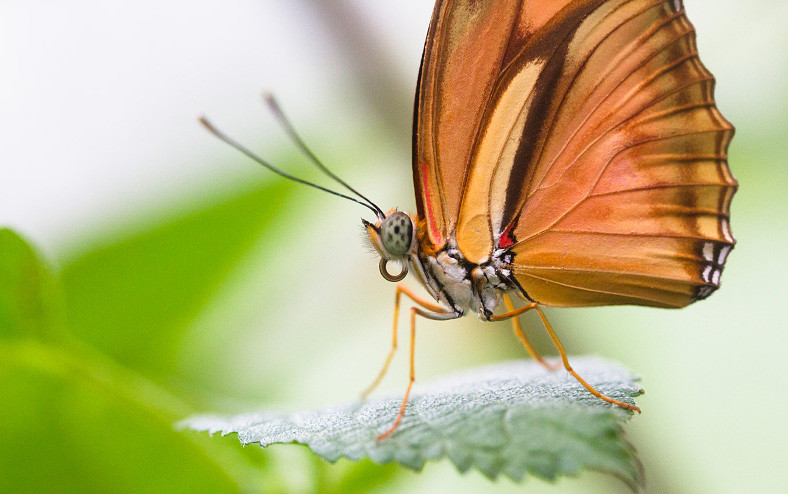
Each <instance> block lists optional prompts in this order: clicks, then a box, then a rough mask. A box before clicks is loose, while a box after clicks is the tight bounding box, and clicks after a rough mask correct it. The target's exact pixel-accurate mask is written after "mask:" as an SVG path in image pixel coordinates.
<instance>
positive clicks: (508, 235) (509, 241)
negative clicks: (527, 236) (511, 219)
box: [498, 223, 517, 249]
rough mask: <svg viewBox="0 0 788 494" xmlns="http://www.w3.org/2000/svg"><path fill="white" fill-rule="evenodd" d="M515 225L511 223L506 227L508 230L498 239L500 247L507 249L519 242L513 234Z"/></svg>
mask: <svg viewBox="0 0 788 494" xmlns="http://www.w3.org/2000/svg"><path fill="white" fill-rule="evenodd" d="M514 225H515V224H514V223H512V224H511V225H509V227H508V228H506V230H504V232H503V233H502V234H501V238H499V239H498V248H499V249H507V248H509V247H511V246H512V245H514V244H516V243H517V240H515V238H514V235H513V234H512V229H513V228H514Z"/></svg>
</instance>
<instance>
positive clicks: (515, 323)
mask: <svg viewBox="0 0 788 494" xmlns="http://www.w3.org/2000/svg"><path fill="white" fill-rule="evenodd" d="M503 303H504V304H505V305H506V310H508V311H509V312H507V313H506V314H501V315H500V316H498V317H500V318H501V319H506V318H507V317H508V318H510V319H511V321H512V329H513V330H514V335H515V336H517V338H518V339H519V340H520V343H522V344H523V346H524V347H525V350H526V351H527V352H528V354H529V355H530V356H531V358H532V359H534V360H536V361H537V362H539V363H540V364H542V365H543V366H545V367H546V368H547V369H549V370H551V371H554V370H558V369H559V368H560V366H559V365H555V364H550V363H548V362H546V361H545V360H544V359H543V358H542V356H541V355H539V354H538V353H537V352H536V349H535V348H534V346H533V345H532V344H531V342H530V341H529V340H528V337H527V336H526V335H525V332H524V331H523V328H522V327H521V326H520V318H519V317H518V316H519V315H520V314H523V313H525V312H527V311H529V310H531V309H535V308H536V303H535V302H534V303H530V304H528V305H526V306H524V307H523V309H524V310H522V311H521V312H517V311H515V309H514V304H512V299H511V297H509V295H508V294H506V293H504V294H503ZM494 317H495V316H494Z"/></svg>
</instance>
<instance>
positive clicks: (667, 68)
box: [522, 33, 713, 205]
mask: <svg viewBox="0 0 788 494" xmlns="http://www.w3.org/2000/svg"><path fill="white" fill-rule="evenodd" d="M690 34H691V33H685V34H684V35H682V36H679V37H677V38H676V39H675V40H674V41H672V42H671V43H670V44H668V45H665V46H664V47H663V49H661V50H659V51H657V52H655V53H654V54H653V56H651V57H649V58H648V59H646V60H644V61H643V63H642V64H640V65H638V66H637V67H635V68H634V69H633V70H632V71H631V72H630V73H628V74H627V77H628V76H631V75H632V74H634V73H635V72H636V71H637V70H639V69H641V68H643V67H644V66H645V65H646V64H647V63H648V62H650V61H652V60H653V59H654V58H656V57H657V56H659V55H660V54H662V53H664V52H665V51H667V50H669V49H671V48H672V46H673V44H674V43H678V42H680V41H681V40H682V39H685V38H686V37H687V36H689V35H690ZM693 59H697V52H695V53H690V54H688V55H686V56H685V57H682V58H680V59H677V60H676V61H675V62H673V63H671V64H669V65H667V66H665V67H662V68H661V69H660V70H659V71H657V72H655V73H654V74H652V75H651V76H650V77H649V78H647V79H646V80H644V81H643V83H641V85H640V88H642V87H643V86H645V85H646V83H648V82H653V81H654V80H656V79H657V78H658V77H659V76H661V75H664V74H666V73H667V72H669V71H671V70H674V69H676V68H677V67H678V66H680V65H681V64H683V63H685V62H688V61H690V60H693ZM712 79H713V77H711V76H709V78H708V79H693V80H692V81H690V82H689V83H687V84H686V85H684V86H681V87H676V88H675V90H673V91H670V92H668V93H665V94H661V95H660V96H659V97H658V98H656V99H655V100H653V101H652V102H651V104H649V105H647V106H644V107H643V108H642V109H641V110H640V111H639V112H637V113H635V114H633V115H630V116H629V117H628V118H626V119H625V120H623V121H621V122H614V124H615V125H616V126H619V125H620V124H624V123H626V122H628V121H629V120H631V119H633V118H634V117H636V116H637V115H638V114H640V113H641V112H642V111H645V110H647V109H648V108H650V107H651V106H652V105H654V104H657V103H659V102H661V101H663V100H664V99H666V98H668V97H670V96H672V95H673V94H675V93H678V92H680V91H682V90H684V89H686V88H688V87H691V86H693V85H694V84H698V83H702V82H706V81H709V80H712ZM625 81H626V78H624V79H622V80H621V82H620V83H619V84H618V85H616V86H615V88H613V90H611V91H610V92H609V93H608V94H607V95H606V96H605V98H603V99H602V101H600V103H599V104H598V105H596V106H595V107H594V109H593V110H592V111H591V112H589V113H588V115H587V116H586V118H585V119H584V120H583V122H582V124H581V125H580V126H578V127H577V129H576V130H575V132H574V133H573V134H572V135H571V136H570V137H569V138H568V139H567V140H566V142H565V145H564V147H563V148H562V150H561V152H560V153H559V154H558V155H556V157H555V158H554V159H553V160H552V161H551V163H550V164H549V165H548V166H547V167H546V168H545V169H548V170H549V169H550V168H551V167H552V166H553V165H554V164H555V162H556V161H558V160H559V158H560V157H561V156H563V153H564V152H565V150H566V148H567V146H568V144H569V143H570V142H571V141H572V139H573V138H574V137H575V136H576V135H577V133H578V132H579V131H580V130H581V129H582V128H583V126H584V125H585V123H586V122H587V121H588V120H590V119H591V118H592V116H594V115H595V113H596V111H597V110H598V109H599V108H600V107H601V106H602V105H603V104H604V103H605V102H607V100H608V99H609V98H610V97H611V96H612V94H613V93H614V92H615V90H616V89H618V88H619V87H621V85H622V84H623V83H624V82H625ZM615 128H616V127H612V128H610V129H608V132H605V133H603V134H601V135H600V136H598V137H597V139H595V140H594V141H592V142H590V143H589V145H588V146H586V148H585V149H584V150H583V153H585V151H587V150H588V149H589V148H590V147H592V145H594V144H596V143H597V142H599V141H601V140H602V139H603V138H604V137H605V136H606V135H607V134H608V133H609V132H610V131H612V130H615ZM581 156H582V154H578V155H576V157H575V159H574V161H573V162H572V164H571V165H574V164H575V163H576V162H577V161H578V160H579V159H580V157H581ZM571 165H570V166H569V167H567V168H566V170H569V169H570V168H571ZM543 178H544V177H543ZM532 185H533V186H532V187H531V192H530V193H529V194H528V195H527V196H526V197H525V198H523V201H522V202H523V205H524V203H525V201H527V199H528V198H530V197H531V196H532V195H534V194H535V193H536V192H537V191H539V190H540V189H541V187H542V184H541V181H540V182H539V183H536V184H532Z"/></svg>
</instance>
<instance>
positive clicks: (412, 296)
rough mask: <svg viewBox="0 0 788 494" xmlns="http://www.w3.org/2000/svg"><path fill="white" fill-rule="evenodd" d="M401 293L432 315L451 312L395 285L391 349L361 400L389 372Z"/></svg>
mask: <svg viewBox="0 0 788 494" xmlns="http://www.w3.org/2000/svg"><path fill="white" fill-rule="evenodd" d="M403 293H404V294H405V295H407V296H408V297H409V298H410V299H411V300H413V301H414V302H416V303H417V304H419V305H420V306H422V307H424V308H425V309H428V310H430V311H432V313H434V314H448V313H450V312H451V311H449V310H448V309H446V308H444V307H441V306H440V305H438V304H434V303H432V302H430V301H429V300H425V299H423V298H421V297H419V296H418V295H416V294H415V293H414V292H413V290H411V289H410V288H408V287H407V286H405V285H403V284H402V283H397V293H396V295H395V296H394V325H393V328H392V330H391V349H389V354H388V356H387V357H386V360H385V362H383V368H381V369H380V372H379V373H378V376H377V377H376V378H375V380H374V381H373V382H372V384H370V385H369V386H368V387H367V389H365V390H364V391H363V392H362V393H361V399H365V398H366V397H367V396H369V394H370V393H372V391H373V390H374V389H375V388H376V387H377V386H378V384H380V381H382V380H383V376H385V375H386V372H387V371H388V370H389V365H391V360H392V359H393V358H394V353H395V352H396V351H397V326H398V325H399V301H400V295H402V294H403ZM419 310H420V309H419ZM425 317H426V316H425Z"/></svg>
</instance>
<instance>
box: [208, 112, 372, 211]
mask: <svg viewBox="0 0 788 494" xmlns="http://www.w3.org/2000/svg"><path fill="white" fill-rule="evenodd" d="M200 123H201V124H202V125H203V127H205V128H206V129H208V132H210V133H211V134H213V135H215V136H216V137H218V138H219V139H220V140H222V141H224V142H225V143H227V144H229V145H230V146H231V147H233V148H235V149H237V150H238V151H240V152H242V153H243V154H245V155H246V156H248V157H249V158H251V159H252V160H254V161H255V162H256V163H257V164H259V165H261V166H263V167H265V168H267V169H269V170H271V171H272V172H274V173H276V174H277V175H279V176H281V177H284V178H286V179H288V180H292V181H294V182H298V183H300V184H304V185H308V186H309V187H314V188H315V189H318V190H322V191H323V192H328V193H329V194H332V195H335V196H337V197H342V198H344V199H347V200H349V201H353V202H355V203H356V204H361V205H362V206H364V207H365V208H368V209H370V210H371V211H372V212H373V213H375V216H380V213H381V211H380V208H378V207H377V206H375V207H373V206H371V205H369V204H367V203H365V202H361V201H359V200H358V199H356V198H355V197H350V196H346V195H345V194H340V193H339V192H335V191H333V190H330V189H327V188H325V187H321V186H319V185H317V184H313V183H312V182H307V181H306V180H303V179H301V178H298V177H294V176H292V175H290V174H289V173H285V172H283V171H282V170H280V169H279V168H277V167H275V166H274V165H272V164H271V163H269V162H268V161H266V160H264V159H262V158H260V157H259V156H257V155H256V154H254V153H253V152H251V151H249V150H248V149H247V148H245V147H244V146H242V145H241V144H239V143H238V142H237V141H235V140H233V139H231V138H230V137H228V136H227V135H226V134H225V133H223V132H221V131H220V130H219V129H217V128H216V127H214V125H213V124H212V123H211V122H209V121H208V119H207V118H205V117H204V116H201V117H200ZM354 192H355V191H354ZM359 195H360V194H359ZM361 197H362V198H363V196H361ZM364 199H366V198H364ZM383 216H385V215H383Z"/></svg>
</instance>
